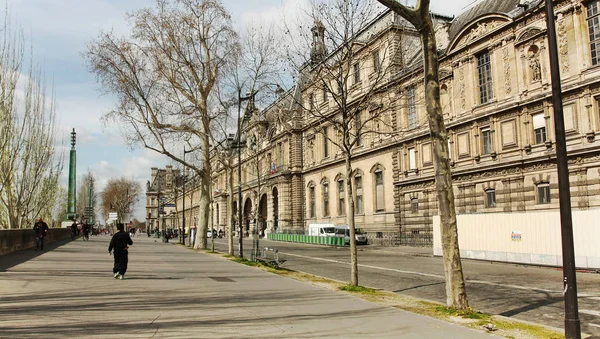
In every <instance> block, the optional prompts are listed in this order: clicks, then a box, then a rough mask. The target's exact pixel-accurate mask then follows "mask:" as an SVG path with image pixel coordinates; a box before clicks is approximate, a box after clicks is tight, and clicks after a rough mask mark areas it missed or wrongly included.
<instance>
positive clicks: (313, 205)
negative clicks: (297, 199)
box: [308, 183, 316, 218]
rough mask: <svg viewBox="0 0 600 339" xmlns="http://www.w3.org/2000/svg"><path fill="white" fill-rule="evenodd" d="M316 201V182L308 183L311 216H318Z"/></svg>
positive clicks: (309, 212)
mask: <svg viewBox="0 0 600 339" xmlns="http://www.w3.org/2000/svg"><path fill="white" fill-rule="evenodd" d="M315 208H316V203H315V184H313V183H310V184H308V215H309V217H310V218H314V217H316V210H315Z"/></svg>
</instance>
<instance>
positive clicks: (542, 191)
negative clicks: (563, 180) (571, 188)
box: [537, 183, 550, 204]
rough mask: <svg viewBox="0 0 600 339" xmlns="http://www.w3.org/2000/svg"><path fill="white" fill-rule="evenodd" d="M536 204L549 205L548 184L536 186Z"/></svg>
mask: <svg viewBox="0 0 600 339" xmlns="http://www.w3.org/2000/svg"><path fill="white" fill-rule="evenodd" d="M537 191H538V204H549V203H550V184H548V183H544V184H538V185H537Z"/></svg>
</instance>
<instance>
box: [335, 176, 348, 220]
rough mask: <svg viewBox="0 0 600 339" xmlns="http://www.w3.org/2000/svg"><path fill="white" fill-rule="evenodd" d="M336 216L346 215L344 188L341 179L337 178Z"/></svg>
mask: <svg viewBox="0 0 600 339" xmlns="http://www.w3.org/2000/svg"><path fill="white" fill-rule="evenodd" d="M337 185H338V215H345V214H346V192H345V191H346V187H345V183H344V179H343V178H338V180H337Z"/></svg>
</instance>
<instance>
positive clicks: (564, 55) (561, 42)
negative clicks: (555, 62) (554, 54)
mask: <svg viewBox="0 0 600 339" xmlns="http://www.w3.org/2000/svg"><path fill="white" fill-rule="evenodd" d="M558 54H559V55H560V58H559V59H560V63H561V65H562V71H563V72H565V73H567V72H569V69H570V65H569V39H568V37H567V25H566V23H565V17H564V16H562V15H561V16H559V19H558Z"/></svg>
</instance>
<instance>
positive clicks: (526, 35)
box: [515, 27, 545, 45]
mask: <svg viewBox="0 0 600 339" xmlns="http://www.w3.org/2000/svg"><path fill="white" fill-rule="evenodd" d="M543 34H545V30H543V29H541V28H538V27H529V28H526V29H525V30H524V31H523V32H521V33H520V34H519V35H518V36H517V39H516V40H515V45H519V44H522V43H524V42H526V41H528V40H531V39H533V38H535V37H538V36H541V35H543Z"/></svg>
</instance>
